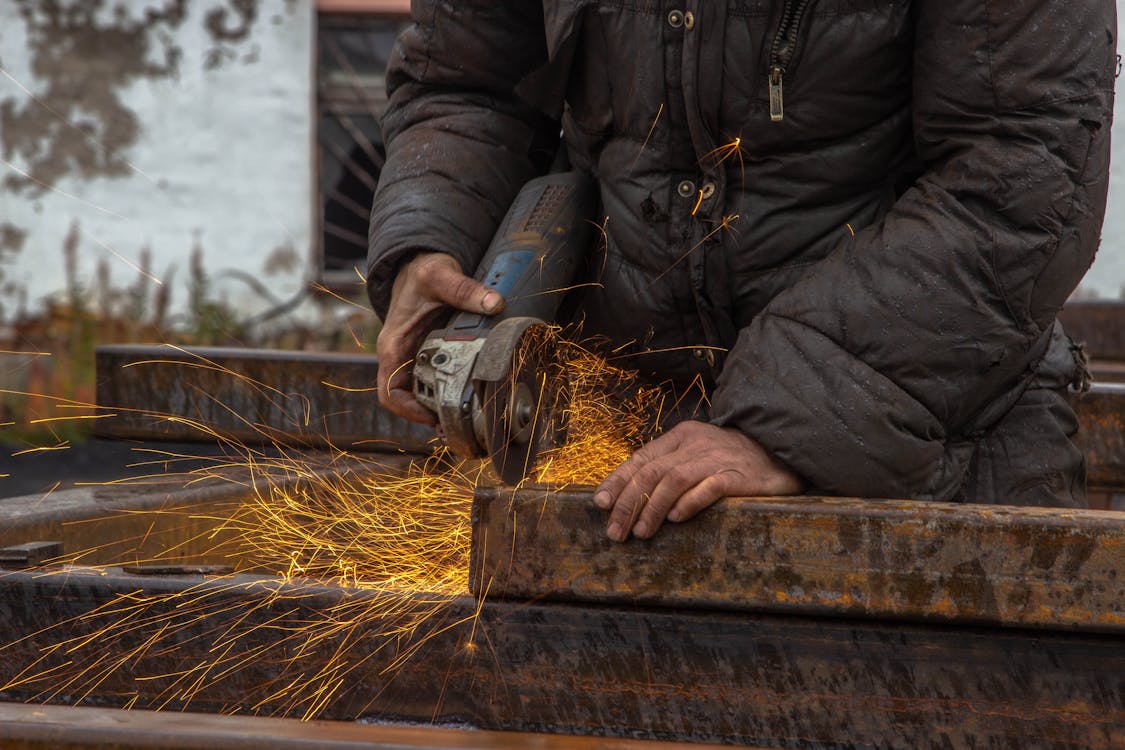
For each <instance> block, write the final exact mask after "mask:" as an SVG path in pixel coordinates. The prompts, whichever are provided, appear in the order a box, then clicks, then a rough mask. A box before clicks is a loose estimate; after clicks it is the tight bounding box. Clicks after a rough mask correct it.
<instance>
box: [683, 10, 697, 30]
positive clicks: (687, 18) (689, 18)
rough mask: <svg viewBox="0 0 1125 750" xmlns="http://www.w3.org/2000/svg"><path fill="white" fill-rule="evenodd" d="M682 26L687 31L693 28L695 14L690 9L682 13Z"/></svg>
mask: <svg viewBox="0 0 1125 750" xmlns="http://www.w3.org/2000/svg"><path fill="white" fill-rule="evenodd" d="M684 28H685V29H687V30H688V31H691V30H692V29H694V28H695V14H694V13H692V12H691V11H690V10H689V11H688V12H687V13H684Z"/></svg>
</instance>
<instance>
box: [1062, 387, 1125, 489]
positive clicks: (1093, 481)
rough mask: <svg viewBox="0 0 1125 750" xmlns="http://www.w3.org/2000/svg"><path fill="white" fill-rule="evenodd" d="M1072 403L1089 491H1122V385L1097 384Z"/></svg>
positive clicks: (1124, 443)
mask: <svg viewBox="0 0 1125 750" xmlns="http://www.w3.org/2000/svg"><path fill="white" fill-rule="evenodd" d="M1071 403H1072V405H1073V406H1074V410H1075V413H1076V414H1077V415H1078V422H1079V424H1080V428H1079V431H1078V445H1079V447H1080V448H1082V450H1083V452H1084V453H1085V454H1086V480H1087V483H1088V484H1089V486H1090V488H1091V489H1093V490H1102V491H1118V492H1125V383H1098V384H1096V385H1095V386H1094V387H1093V388H1092V389H1091V390H1090V392H1089V393H1084V394H1082V395H1080V396H1075V397H1074V398H1073V399H1072V402H1071Z"/></svg>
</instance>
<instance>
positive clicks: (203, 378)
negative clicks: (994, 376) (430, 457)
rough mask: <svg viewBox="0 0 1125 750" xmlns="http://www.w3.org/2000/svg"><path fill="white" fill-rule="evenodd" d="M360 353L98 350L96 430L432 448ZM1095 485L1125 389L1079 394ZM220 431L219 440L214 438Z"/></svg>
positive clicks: (1105, 477) (1124, 409) (1115, 472)
mask: <svg viewBox="0 0 1125 750" xmlns="http://www.w3.org/2000/svg"><path fill="white" fill-rule="evenodd" d="M377 368H378V362H377V360H376V359H375V358H374V357H370V356H362V355H343V354H323V353H315V354H310V353H304V352H282V351H270V350H257V349H222V348H209V349H208V348H199V349H192V350H190V351H186V350H179V349H173V348H170V347H164V346H107V347H99V348H98V350H97V371H98V392H97V399H98V404H99V405H100V406H101V407H102V408H103V410H105V411H106V412H107V413H113V414H114V416H113V417H111V418H105V419H100V420H97V422H96V434H97V435H98V436H99V437H106V438H127V439H137V440H181V441H208V442H211V441H214V440H215V434H218V435H222V436H226V437H228V438H232V439H235V440H238V441H241V442H245V443H252V444H260V443H267V444H268V443H271V442H280V443H283V444H285V445H302V446H310V447H324V446H328V445H333V446H335V447H340V448H349V449H353V450H376V451H387V450H404V451H417V452H429V451H430V450H431V449H432V448H433V442H432V441H433V433H432V431H431V430H429V429H428V428H424V427H421V426H419V425H415V424H412V423H409V422H407V421H405V420H402V419H399V418H398V417H395V416H393V415H391V414H390V413H389V412H386V411H385V410H383V409H381V408H380V407H379V406H378V403H377V401H376V398H375V394H374V392H373V390H372V388H373V385H374V378H375V372H376V370H377ZM1074 407H1075V409H1076V411H1077V413H1078V416H1079V421H1080V423H1081V427H1082V429H1081V432H1080V433H1079V434H1080V440H1081V441H1082V446H1083V449H1084V451H1085V453H1086V458H1087V466H1088V471H1089V478H1090V484H1091V487H1093V488H1095V489H1098V490H1123V491H1125V438H1123V434H1125V432H1123V430H1122V425H1125V384H1096V385H1095V386H1094V389H1093V390H1092V391H1091V392H1090V393H1089V394H1086V395H1083V396H1081V397H1079V396H1075V397H1074ZM212 432H213V433H215V434H212Z"/></svg>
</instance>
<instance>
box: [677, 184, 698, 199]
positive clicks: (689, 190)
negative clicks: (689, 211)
mask: <svg viewBox="0 0 1125 750" xmlns="http://www.w3.org/2000/svg"><path fill="white" fill-rule="evenodd" d="M676 192H677V193H679V194H680V197H681V198H690V197H692V196H693V195H695V183H694V182H692V181H691V180H684V181H683V182H681V183H680V184H679V185H677V186H676Z"/></svg>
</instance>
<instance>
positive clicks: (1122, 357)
mask: <svg viewBox="0 0 1125 750" xmlns="http://www.w3.org/2000/svg"><path fill="white" fill-rule="evenodd" d="M1059 320H1061V321H1062V324H1063V327H1065V328H1066V332H1067V334H1068V335H1069V336H1070V337H1071V338H1072V339H1074V340H1075V341H1079V342H1082V343H1083V344H1085V346H1086V353H1087V354H1088V355H1089V356H1090V358H1091V359H1092V360H1094V361H1095V362H1098V361H1101V360H1117V361H1125V302H1119V301H1110V300H1099V301H1090V302H1068V303H1067V305H1066V307H1065V308H1063V310H1062V312H1060V313H1059Z"/></svg>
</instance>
